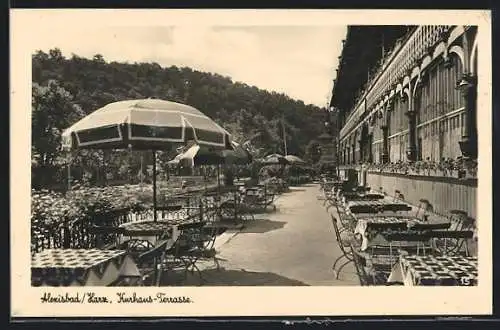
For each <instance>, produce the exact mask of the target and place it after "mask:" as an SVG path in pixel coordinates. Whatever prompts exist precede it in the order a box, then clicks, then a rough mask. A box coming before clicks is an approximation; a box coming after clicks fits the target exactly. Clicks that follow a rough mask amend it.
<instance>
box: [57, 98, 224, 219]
mask: <svg viewBox="0 0 500 330" xmlns="http://www.w3.org/2000/svg"><path fill="white" fill-rule="evenodd" d="M62 140H63V147H64V148H66V149H81V148H84V149H128V148H134V149H142V150H152V151H153V210H154V212H153V213H154V220H155V221H156V150H171V149H172V148H174V147H175V148H176V147H179V146H182V145H185V144H186V143H187V142H188V141H195V142H196V143H197V144H199V145H203V146H206V147H207V148H210V149H212V150H224V149H231V148H232V147H231V143H230V142H231V139H230V134H229V133H228V132H227V131H226V130H225V129H223V128H222V127H220V126H219V125H218V124H217V123H215V122H214V121H213V120H212V119H210V118H209V117H208V116H206V115H205V114H203V113H202V112H201V111H199V110H198V109H196V108H193V107H191V106H189V105H185V104H181V103H176V102H171V101H165V100H159V99H140V100H127V101H119V102H113V103H110V104H108V105H106V106H104V107H102V108H100V109H98V110H96V111H94V112H92V113H91V114H90V115H88V116H86V117H84V118H83V119H81V120H80V121H78V122H77V123H75V124H74V125H72V126H71V127H69V128H68V129H66V130H65V131H64V132H63V133H62Z"/></svg>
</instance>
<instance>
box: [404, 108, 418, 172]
mask: <svg viewBox="0 0 500 330" xmlns="http://www.w3.org/2000/svg"><path fill="white" fill-rule="evenodd" d="M406 116H407V117H408V146H407V148H406V157H407V159H408V161H410V162H414V161H415V160H416V159H417V127H416V113H415V110H414V109H412V108H411V103H410V108H409V109H408V111H407V112H406Z"/></svg>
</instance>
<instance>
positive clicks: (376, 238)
mask: <svg viewBox="0 0 500 330" xmlns="http://www.w3.org/2000/svg"><path fill="white" fill-rule="evenodd" d="M356 220H357V223H356V227H355V229H354V233H355V234H360V235H361V237H362V238H363V241H362V243H361V251H365V250H366V249H367V248H368V247H369V246H375V245H384V246H385V245H389V243H388V242H387V241H386V240H385V239H384V237H383V235H381V234H382V233H383V231H384V230H398V229H399V230H404V229H407V228H411V227H412V226H413V225H414V224H417V223H418V224H421V223H423V220H421V219H418V218H416V217H412V216H392V215H390V216H381V215H370V216H366V217H357V218H356ZM377 227H379V228H377ZM380 227H382V228H380ZM384 227H385V228H384ZM403 228H404V229H403Z"/></svg>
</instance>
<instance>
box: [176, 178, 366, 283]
mask: <svg viewBox="0 0 500 330" xmlns="http://www.w3.org/2000/svg"><path fill="white" fill-rule="evenodd" d="M318 196H320V190H319V185H318V184H308V185H302V186H300V187H292V188H291V190H290V192H287V193H284V194H282V195H280V196H279V197H278V198H277V200H276V209H277V210H276V211H275V212H273V211H269V212H268V213H264V214H256V215H255V221H251V222H246V224H245V228H244V229H242V230H238V231H226V232H225V233H223V234H222V235H221V236H219V237H218V238H217V241H216V246H215V248H216V250H217V252H218V257H219V258H220V259H222V260H221V261H220V265H221V269H220V270H216V269H214V268H215V266H214V263H213V262H210V263H207V264H206V265H202V267H204V268H205V267H206V269H204V270H203V271H202V273H203V277H204V279H205V280H206V282H205V283H204V285H205V286H219V285H226V286H232V285H234V286H252V285H256V286H295V285H314V286H333V285H335V286H352V285H359V280H358V277H357V275H356V273H355V270H354V266H353V265H352V264H350V265H347V266H346V267H344V269H343V270H342V272H341V274H340V277H339V279H338V280H336V279H335V278H334V275H333V271H332V265H333V262H334V261H335V259H336V258H337V257H338V256H340V255H341V251H340V249H339V247H338V245H337V243H336V240H335V234H334V231H333V226H332V223H331V218H330V215H329V213H327V212H326V209H325V207H323V200H319V199H318ZM176 282H177V281H176ZM196 282H198V280H197V279H196V278H194V277H193V278H191V276H189V277H188V279H187V281H185V280H184V281H182V283H177V285H179V284H180V285H196V284H195V283H196Z"/></svg>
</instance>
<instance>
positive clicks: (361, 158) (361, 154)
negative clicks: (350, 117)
mask: <svg viewBox="0 0 500 330" xmlns="http://www.w3.org/2000/svg"><path fill="white" fill-rule="evenodd" d="M358 145H359V158H358V159H359V161H360V162H364V161H365V151H364V150H363V149H364V147H365V146H364V143H363V140H362V139H359V140H358Z"/></svg>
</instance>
